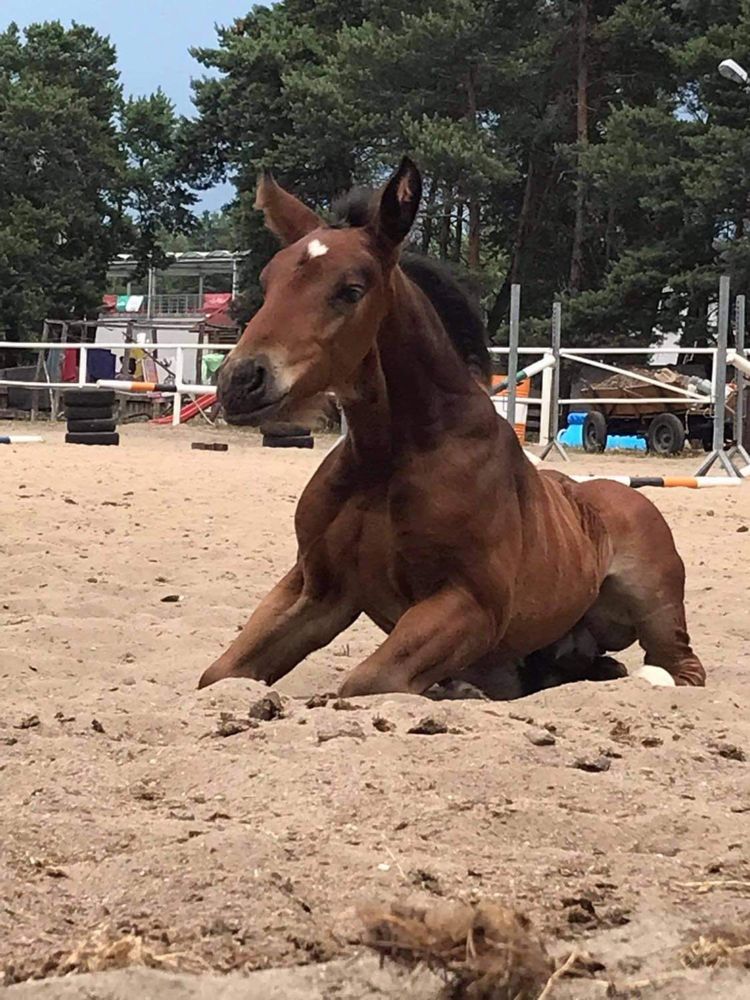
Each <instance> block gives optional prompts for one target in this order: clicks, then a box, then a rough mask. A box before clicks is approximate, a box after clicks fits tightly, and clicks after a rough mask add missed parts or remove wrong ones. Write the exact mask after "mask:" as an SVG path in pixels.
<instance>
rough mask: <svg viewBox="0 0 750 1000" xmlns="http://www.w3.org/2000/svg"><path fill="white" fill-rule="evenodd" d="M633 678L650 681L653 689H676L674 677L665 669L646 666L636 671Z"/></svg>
mask: <svg viewBox="0 0 750 1000" xmlns="http://www.w3.org/2000/svg"><path fill="white" fill-rule="evenodd" d="M633 676H634V677H640V678H641V680H644V681H648V682H649V684H650V685H651V686H652V687H676V684H675V679H674V677H673V676H672V675H671V674H670V673H669V671H668V670H665V669H664V667H652V666H649V665H648V664H646V666H645V667H641V669H640V670H636V672H635V673H634V674H633Z"/></svg>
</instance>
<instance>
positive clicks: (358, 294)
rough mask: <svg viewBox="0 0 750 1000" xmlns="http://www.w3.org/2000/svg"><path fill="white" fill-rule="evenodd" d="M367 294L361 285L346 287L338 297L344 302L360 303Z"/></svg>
mask: <svg viewBox="0 0 750 1000" xmlns="http://www.w3.org/2000/svg"><path fill="white" fill-rule="evenodd" d="M364 294H365V290H364V288H363V287H362V286H361V285H345V286H344V288H342V289H341V291H340V292H339V294H338V297H339V298H340V299H341V301H342V302H351V303H352V304H354V303H355V302H359V300H360V299H361V298H362V296H363V295H364Z"/></svg>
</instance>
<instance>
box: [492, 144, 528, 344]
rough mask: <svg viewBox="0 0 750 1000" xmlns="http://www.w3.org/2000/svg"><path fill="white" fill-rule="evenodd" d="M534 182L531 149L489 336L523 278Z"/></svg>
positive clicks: (493, 304)
mask: <svg viewBox="0 0 750 1000" xmlns="http://www.w3.org/2000/svg"><path fill="white" fill-rule="evenodd" d="M535 180H536V176H535V166H534V150H533V149H531V150H530V151H529V160H528V167H527V169H526V184H525V185H524V189H523V201H522V202H521V213H520V215H519V217H518V225H517V226H516V238H515V239H514V241H513V249H512V251H511V261H510V268H509V270H508V274H507V275H506V277H505V281H504V282H503V285H502V288H501V289H500V291H499V292H498V294H497V298H496V299H495V301H494V302H493V303H492V306H491V307H490V310H489V313H488V315H487V329H488V331H489V334H490V336H493V335H494V334H495V333H496V332H497V329H498V327H499V326H500V323H501V322H502V318H503V316H504V315H505V314H506V313H507V311H508V308H509V307H510V287H511V285H515V284H518V283H520V281H521V279H522V276H523V267H522V264H523V253H524V249H525V245H526V238H527V234H528V231H529V228H530V226H529V223H530V221H531V209H532V204H533V193H534V183H535Z"/></svg>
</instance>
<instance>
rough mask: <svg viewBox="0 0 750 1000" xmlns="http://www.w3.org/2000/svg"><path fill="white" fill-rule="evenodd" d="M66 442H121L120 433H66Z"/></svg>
mask: <svg viewBox="0 0 750 1000" xmlns="http://www.w3.org/2000/svg"><path fill="white" fill-rule="evenodd" d="M65 443H66V444H119V443H120V435H119V434H66V435H65Z"/></svg>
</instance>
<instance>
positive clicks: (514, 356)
mask: <svg viewBox="0 0 750 1000" xmlns="http://www.w3.org/2000/svg"><path fill="white" fill-rule="evenodd" d="M520 325H521V286H520V285H511V287H510V334H509V337H508V381H509V383H510V384H509V385H508V423H509V424H510V426H511V427H513V428H515V426H516V374H517V372H518V339H519V335H520Z"/></svg>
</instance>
